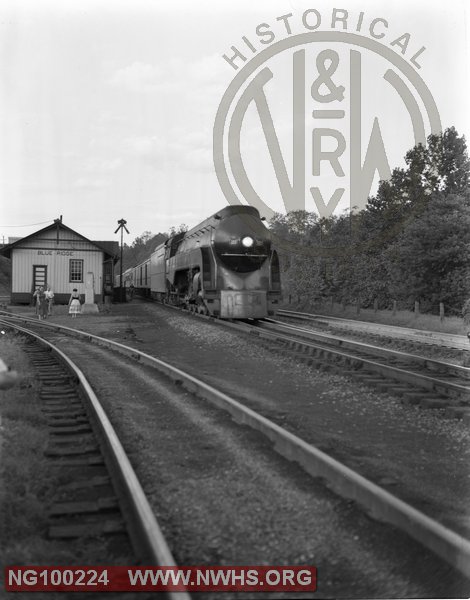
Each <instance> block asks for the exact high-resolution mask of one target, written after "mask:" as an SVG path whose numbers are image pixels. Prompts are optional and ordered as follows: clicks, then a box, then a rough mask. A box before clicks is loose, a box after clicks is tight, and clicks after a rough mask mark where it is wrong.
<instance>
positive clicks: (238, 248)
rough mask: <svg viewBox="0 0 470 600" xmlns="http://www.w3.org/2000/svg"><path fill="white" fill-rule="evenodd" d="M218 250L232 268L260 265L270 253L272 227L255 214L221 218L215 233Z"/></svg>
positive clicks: (219, 254)
mask: <svg viewBox="0 0 470 600" xmlns="http://www.w3.org/2000/svg"><path fill="white" fill-rule="evenodd" d="M213 244H214V251H215V253H216V254H217V256H218V257H219V258H220V260H221V261H222V262H223V263H224V264H225V265H226V266H227V267H229V268H230V269H232V270H234V271H238V272H239V273H244V272H245V273H246V272H249V271H254V270H256V269H259V268H260V266H261V265H262V264H263V262H264V261H265V260H266V259H267V258H268V257H269V255H270V251H271V239H270V234H269V231H268V230H267V229H266V227H265V226H264V225H263V224H262V223H261V221H260V220H259V217H258V218H256V217H255V215H252V214H245V213H243V214H238V215H231V216H229V217H227V218H225V219H223V220H222V221H221V222H220V225H219V227H218V228H217V229H216V231H215V232H214V236H213Z"/></svg>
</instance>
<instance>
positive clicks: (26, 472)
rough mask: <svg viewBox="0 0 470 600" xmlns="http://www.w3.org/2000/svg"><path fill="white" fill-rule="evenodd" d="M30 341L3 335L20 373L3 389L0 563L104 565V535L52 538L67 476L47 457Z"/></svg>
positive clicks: (6, 353)
mask: <svg viewBox="0 0 470 600" xmlns="http://www.w3.org/2000/svg"><path fill="white" fill-rule="evenodd" d="M24 343H25V342H24V339H23V338H22V337H21V336H16V335H14V334H13V333H9V332H8V330H7V333H5V334H0V357H1V358H2V360H3V361H4V362H5V363H6V364H7V365H8V366H10V367H11V368H12V369H13V370H16V371H17V372H18V374H19V379H18V383H17V385H16V386H15V387H13V388H10V389H9V390H4V391H2V390H0V425H1V426H0V531H1V536H0V565H1V566H2V567H4V566H7V565H15V564H16V565H21V564H24V565H27V564H36V565H40V564H52V565H60V564H62V565H67V564H70V565H73V564H101V563H102V562H103V560H105V562H106V556H107V550H106V548H107V542H106V541H105V540H104V539H102V538H100V537H99V536H96V537H93V538H84V539H76V540H74V541H73V543H70V542H68V541H60V540H54V539H48V538H47V532H48V528H49V525H50V523H49V521H48V507H49V506H50V505H51V504H52V503H53V502H54V500H56V495H57V490H58V489H59V488H60V484H61V483H62V479H63V474H62V475H61V470H60V469H51V463H50V460H49V459H48V458H46V457H45V456H44V450H45V449H46V447H47V445H48V441H49V433H48V427H47V423H46V420H45V417H44V415H43V413H42V410H41V401H40V398H39V383H38V381H37V378H36V372H35V370H34V368H33V367H32V365H31V364H30V363H29V360H28V357H27V355H26V354H25V353H24V352H23V350H22V346H23V344H24ZM108 558H110V557H109V554H108ZM109 562H111V561H109ZM118 562H119V561H118ZM127 562H128V561H127ZM36 596H37V598H38V600H39V598H40V597H42V594H39V595H38V594H36ZM77 600H78V598H77Z"/></svg>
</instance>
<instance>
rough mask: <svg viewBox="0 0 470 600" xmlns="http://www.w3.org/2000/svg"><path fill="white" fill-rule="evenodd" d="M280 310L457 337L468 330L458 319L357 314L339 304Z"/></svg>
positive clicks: (370, 312) (411, 314)
mask: <svg viewBox="0 0 470 600" xmlns="http://www.w3.org/2000/svg"><path fill="white" fill-rule="evenodd" d="M282 308H285V309H286V310H298V311H301V312H310V313H315V314H321V315H326V316H333V317H341V318H344V319H353V320H358V321H369V322H371V323H381V324H383V325H396V326H399V327H409V328H411V329H420V330H424V331H438V332H441V333H451V334H457V335H466V333H467V330H468V329H470V328H468V327H467V326H466V325H465V324H464V321H463V319H462V318H460V317H444V320H443V321H441V320H440V318H439V316H437V315H428V314H420V315H418V316H415V314H414V312H413V311H409V310H397V312H396V314H395V315H394V314H393V313H392V311H391V310H378V311H377V312H375V311H374V310H373V309H370V308H361V309H360V312H359V313H358V312H357V310H356V307H355V306H346V308H345V309H344V308H343V306H342V305H341V304H337V303H334V304H333V305H330V304H322V305H320V304H315V303H311V302H308V301H305V302H300V303H297V304H294V303H293V304H287V303H286V304H284V305H283V306H282Z"/></svg>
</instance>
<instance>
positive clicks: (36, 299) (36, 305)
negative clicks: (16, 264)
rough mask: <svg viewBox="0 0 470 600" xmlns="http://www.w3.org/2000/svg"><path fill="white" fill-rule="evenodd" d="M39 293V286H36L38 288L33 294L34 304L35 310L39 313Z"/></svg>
mask: <svg viewBox="0 0 470 600" xmlns="http://www.w3.org/2000/svg"><path fill="white" fill-rule="evenodd" d="M38 294H39V286H38V285H37V286H36V289H35V290H34V294H33V306H34V312H35V313H36V314H37V315H39V300H38Z"/></svg>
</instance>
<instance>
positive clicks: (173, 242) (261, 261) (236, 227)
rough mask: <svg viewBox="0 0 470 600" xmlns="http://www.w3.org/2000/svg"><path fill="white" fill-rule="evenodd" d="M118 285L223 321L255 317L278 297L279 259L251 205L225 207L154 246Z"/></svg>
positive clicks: (268, 309)
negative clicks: (153, 249)
mask: <svg viewBox="0 0 470 600" xmlns="http://www.w3.org/2000/svg"><path fill="white" fill-rule="evenodd" d="M117 285H119V277H118V278H117ZM123 286H125V287H126V288H132V287H133V288H134V289H135V290H138V291H139V293H140V294H142V295H145V296H150V297H152V298H154V299H157V300H160V301H162V302H165V303H169V304H173V305H177V306H183V307H186V308H188V309H189V310H190V311H194V312H199V313H202V314H207V315H212V316H215V317H220V318H222V319H247V318H254V319H259V318H263V317H266V316H268V315H273V314H274V313H275V310H276V305H277V304H278V302H279V299H280V296H281V281H280V269H279V258H278V255H277V252H276V251H275V250H274V249H273V248H272V243H271V235H270V233H269V230H268V229H267V228H266V227H265V225H264V224H263V223H262V220H261V218H260V215H259V212H258V211H257V210H256V208H254V207H251V206H241V205H240V206H227V207H225V208H223V209H222V210H220V211H218V212H217V213H215V214H214V215H212V216H211V217H209V218H208V219H206V220H205V221H203V222H202V223H200V224H199V225H197V226H196V227H193V228H192V229H191V230H189V231H187V232H184V233H178V234H176V235H174V236H172V237H170V238H169V239H167V240H166V241H165V242H164V243H163V244H161V245H159V246H157V248H156V249H155V251H154V252H153V253H152V255H151V256H150V258H149V259H147V260H146V261H144V262H143V263H142V264H140V265H137V266H136V267H133V268H131V269H128V270H127V271H125V272H124V274H123Z"/></svg>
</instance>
